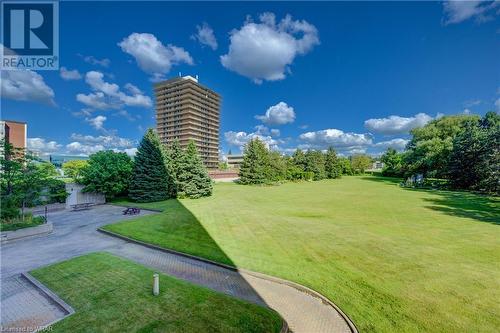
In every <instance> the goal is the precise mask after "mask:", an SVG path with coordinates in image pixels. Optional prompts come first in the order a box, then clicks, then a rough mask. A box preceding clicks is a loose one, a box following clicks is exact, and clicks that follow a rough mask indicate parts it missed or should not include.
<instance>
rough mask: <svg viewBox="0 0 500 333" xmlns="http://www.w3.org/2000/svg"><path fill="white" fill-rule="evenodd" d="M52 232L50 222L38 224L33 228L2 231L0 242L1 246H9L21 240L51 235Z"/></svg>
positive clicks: (52, 228) (52, 227)
mask: <svg viewBox="0 0 500 333" xmlns="http://www.w3.org/2000/svg"><path fill="white" fill-rule="evenodd" d="M52 231H54V226H53V225H52V223H50V222H48V223H44V224H40V225H37V226H35V227H29V228H22V229H17V230H11V231H2V232H0V239H1V241H0V242H1V244H9V243H11V242H14V241H17V240H21V239H26V238H32V237H38V236H46V235H49V234H51V233H52Z"/></svg>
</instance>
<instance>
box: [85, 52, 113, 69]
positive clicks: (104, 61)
mask: <svg viewBox="0 0 500 333" xmlns="http://www.w3.org/2000/svg"><path fill="white" fill-rule="evenodd" d="M78 55H79V56H80V57H81V58H83V61H85V62H87V63H89V64H92V65H99V66H102V67H109V65H110V64H111V60H109V59H108V58H104V59H97V58H96V57H94V56H84V55H81V54H78Z"/></svg>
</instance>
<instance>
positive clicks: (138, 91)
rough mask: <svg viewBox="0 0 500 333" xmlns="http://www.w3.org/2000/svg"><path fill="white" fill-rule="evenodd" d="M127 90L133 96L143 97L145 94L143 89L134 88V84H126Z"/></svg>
mask: <svg viewBox="0 0 500 333" xmlns="http://www.w3.org/2000/svg"><path fill="white" fill-rule="evenodd" d="M125 89H127V90H128V91H129V92H130V93H131V94H132V95H141V94H144V93H143V92H142V90H141V89H139V88H137V87H136V86H134V85H133V84H132V83H126V84H125Z"/></svg>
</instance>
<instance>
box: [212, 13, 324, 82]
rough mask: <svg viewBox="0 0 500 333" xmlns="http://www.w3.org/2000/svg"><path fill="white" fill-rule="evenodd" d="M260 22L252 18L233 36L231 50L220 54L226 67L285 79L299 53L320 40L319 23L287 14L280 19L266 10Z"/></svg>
mask: <svg viewBox="0 0 500 333" xmlns="http://www.w3.org/2000/svg"><path fill="white" fill-rule="evenodd" d="M259 21H260V23H255V22H252V21H251V19H250V18H249V19H247V21H246V22H245V23H244V24H243V26H242V27H241V28H240V29H239V30H237V29H235V30H233V31H232V32H231V36H230V45H229V51H228V53H227V54H225V55H222V56H221V57H220V60H221V63H222V65H223V66H224V67H226V68H227V69H229V70H232V71H234V72H236V73H238V74H240V75H243V76H245V77H248V78H250V79H252V80H253V81H254V82H256V83H261V82H262V80H268V81H276V80H283V79H284V78H285V77H286V72H287V71H288V70H289V66H290V65H291V64H292V63H293V61H294V59H295V57H296V56H297V55H304V54H306V53H308V52H309V51H310V50H311V49H312V48H313V47H314V46H315V45H318V44H319V37H318V31H317V29H316V27H315V26H314V25H312V24H310V23H308V22H306V21H299V20H295V21H294V20H293V19H292V17H291V16H290V15H287V16H286V17H285V18H284V19H282V20H281V21H280V22H279V23H276V17H275V15H274V14H273V13H264V14H262V15H261V16H260V17H259Z"/></svg>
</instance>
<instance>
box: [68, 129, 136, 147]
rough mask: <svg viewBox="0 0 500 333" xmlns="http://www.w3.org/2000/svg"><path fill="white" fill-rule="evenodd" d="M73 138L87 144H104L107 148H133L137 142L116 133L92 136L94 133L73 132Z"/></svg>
mask: <svg viewBox="0 0 500 333" xmlns="http://www.w3.org/2000/svg"><path fill="white" fill-rule="evenodd" d="M70 139H71V140H73V141H78V142H80V143H82V144H86V145H96V144H97V145H102V146H105V147H107V148H110V149H113V148H121V149H123V148H132V147H134V145H135V142H134V141H132V140H130V139H126V138H121V137H119V136H116V135H99V136H92V135H83V134H77V133H73V134H71V137H70Z"/></svg>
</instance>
